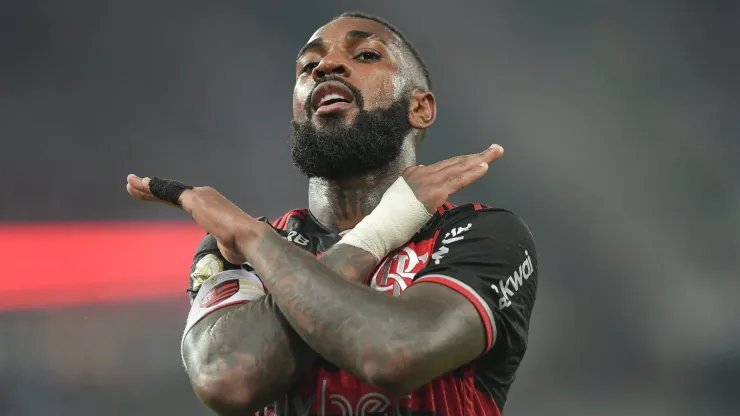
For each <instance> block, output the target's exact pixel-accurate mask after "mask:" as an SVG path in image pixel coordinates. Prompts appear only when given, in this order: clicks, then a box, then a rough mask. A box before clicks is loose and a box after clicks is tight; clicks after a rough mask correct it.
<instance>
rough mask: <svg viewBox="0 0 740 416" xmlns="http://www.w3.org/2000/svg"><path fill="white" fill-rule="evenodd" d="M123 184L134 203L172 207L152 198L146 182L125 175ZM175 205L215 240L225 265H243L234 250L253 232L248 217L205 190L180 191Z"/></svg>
mask: <svg viewBox="0 0 740 416" xmlns="http://www.w3.org/2000/svg"><path fill="white" fill-rule="evenodd" d="M126 182H127V183H126V190H127V191H128V193H129V194H131V196H133V197H134V198H136V199H139V200H141V201H151V202H161V203H164V204H166V205H170V206H176V205H173V204H171V203H169V202H167V201H163V200H161V199H159V198H157V197H156V196H154V194H153V193H152V191H151V189H150V188H149V182H150V179H149V178H143V179H142V178H140V177H138V176H136V175H128V177H127V178H126ZM179 202H180V206H181V207H182V209H184V210H185V211H187V212H188V213H189V214H191V215H192V216H193V218H194V219H195V220H196V221H197V222H198V224H200V225H201V226H202V227H203V228H204V229H205V230H206V231H207V232H208V233H210V234H211V235H212V236H213V237H214V238H215V239H216V241H217V242H218V248H219V250H220V251H221V254H222V255H223V256H224V258H225V259H226V260H227V261H228V262H229V263H232V264H242V263H244V262H245V261H246V259H245V258H244V256H243V255H242V254H241V249H240V248H239V247H238V243H239V240H240V237H239V235H251V234H252V232H251V231H253V230H254V228H255V227H253V223H254V222H255V220H254V219H253V218H252V217H250V216H249V215H247V214H246V213H244V211H242V210H240V209H239V207H237V206H236V205H234V204H232V203H231V201H229V200H228V199H226V197H224V196H223V195H221V194H220V193H218V191H216V190H215V189H213V188H210V187H207V186H206V187H196V188H193V189H188V190H186V191H184V192H183V193H182V194H181V195H180V198H179Z"/></svg>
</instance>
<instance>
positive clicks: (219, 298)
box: [200, 280, 239, 308]
mask: <svg viewBox="0 0 740 416" xmlns="http://www.w3.org/2000/svg"><path fill="white" fill-rule="evenodd" d="M237 293H239V281H238V280H226V281H224V282H221V283H219V284H217V285H216V286H214V287H213V288H212V289H211V290H210V291H209V292H208V293H206V295H205V296H204V297H203V300H202V301H201V302H200V307H201V308H210V307H212V306H215V305H218V304H219V303H221V302H223V301H225V300H226V299H228V298H230V297H232V296H234V295H235V294H237Z"/></svg>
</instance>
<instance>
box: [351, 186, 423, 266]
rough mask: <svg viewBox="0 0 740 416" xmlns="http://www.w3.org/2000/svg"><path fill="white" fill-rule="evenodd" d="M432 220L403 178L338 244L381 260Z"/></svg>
mask: <svg viewBox="0 0 740 416" xmlns="http://www.w3.org/2000/svg"><path fill="white" fill-rule="evenodd" d="M431 217H432V214H430V213H429V212H427V209H426V208H425V207H424V204H422V203H421V201H419V200H418V199H417V198H416V195H414V191H413V190H412V189H411V188H410V187H409V185H408V184H407V183H406V181H405V180H404V179H403V177H399V178H398V179H397V180H396V181H395V182H393V185H391V186H390V188H388V190H386V191H385V193H384V194H383V198H382V199H381V200H380V204H378V206H377V207H375V209H374V210H373V212H371V213H370V215H368V216H367V217H365V218H363V219H362V221H360V223H359V224H357V226H355V228H354V229H352V231H350V232H349V233H347V234H345V235H344V237H343V238H342V239H341V240H340V241H339V242H338V243H337V244H349V245H351V246H355V247H358V248H361V249H363V250H365V251H367V252H368V253H370V254H372V255H373V256H374V257H375V258H376V259H377V260H378V261H380V260H381V259H382V258H383V257H385V256H387V255H388V253H390V252H391V251H393V250H394V249H396V248H398V247H400V246H401V245H403V244H405V243H406V242H408V241H409V240H410V239H411V237H413V236H414V234H416V233H417V232H418V231H419V230H420V229H421V228H422V227H423V226H424V224H426V223H427V221H429V218H431Z"/></svg>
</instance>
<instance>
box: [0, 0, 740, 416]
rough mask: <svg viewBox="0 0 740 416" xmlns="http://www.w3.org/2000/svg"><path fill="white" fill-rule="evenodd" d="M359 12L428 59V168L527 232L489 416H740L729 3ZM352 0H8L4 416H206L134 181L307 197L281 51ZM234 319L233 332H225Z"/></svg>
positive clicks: (159, 237)
mask: <svg viewBox="0 0 740 416" xmlns="http://www.w3.org/2000/svg"><path fill="white" fill-rule="evenodd" d="M556 3H557V5H555V3H553V2H548V1H532V2H502V1H495V2H493V1H492V2H461V3H459V4H456V5H453V3H451V2H446V1H404V2H394V1H388V2H373V4H372V5H368V6H367V7H363V10H364V11H367V12H371V13H377V14H379V15H382V16H385V17H386V18H388V19H389V20H391V21H392V22H393V23H394V24H396V25H397V26H398V27H399V28H401V29H402V30H404V31H405V32H406V33H407V35H408V36H409V37H410V38H411V39H412V41H414V43H415V44H416V45H417V47H418V49H419V50H420V52H421V54H422V55H423V56H424V57H425V59H426V61H427V63H428V65H429V67H430V70H431V73H432V77H433V79H434V83H435V92H436V94H437V97H438V101H439V118H438V122H437V124H436V125H435V126H434V127H433V129H432V131H431V133H430V135H429V136H428V138H427V140H426V143H425V146H424V148H423V151H422V153H421V157H422V160H423V161H424V162H426V163H429V162H433V161H437V160H440V159H442V158H446V157H448V156H452V155H455V154H459V153H465V152H473V151H478V150H479V149H481V148H483V147H484V146H487V145H488V144H490V143H492V142H496V143H500V144H502V145H503V146H504V147H505V148H506V156H505V157H504V159H503V160H502V161H500V162H499V163H497V164H496V165H495V167H494V168H493V169H491V171H490V172H489V173H488V175H487V176H486V178H485V179H483V180H482V181H480V182H479V183H477V184H475V185H474V186H472V187H471V188H470V189H468V190H466V191H465V192H462V193H461V194H460V195H457V196H456V197H455V198H454V200H455V201H468V200H476V201H479V202H483V203H489V204H493V205H502V206H506V207H509V208H511V209H514V210H515V211H517V212H519V213H520V214H522V215H523V216H524V218H525V219H526V220H527V221H528V223H529V225H530V227H531V228H532V230H533V232H534V234H535V236H536V238H537V241H538V244H539V253H540V264H541V269H540V275H541V277H540V279H541V287H540V290H539V298H538V302H537V305H536V308H535V313H534V317H533V321H532V329H531V339H530V351H529V353H528V355H527V357H526V360H525V362H524V365H523V367H522V368H521V370H520V372H519V375H518V381H517V382H516V384H515V385H514V387H513V389H512V391H511V394H510V400H509V403H508V405H507V408H506V410H507V414H508V415H543V414H547V415H569V416H577V415H607V416H608V415H624V414H633V415H731V414H736V412H737V408H738V406H740V396H739V395H738V394H737V392H738V388H740V325H738V323H737V322H738V318H739V317H740V306H738V302H737V296H738V294H740V256H739V255H738V254H740V216H739V214H738V213H740V190H739V187H738V184H739V182H740V181H739V179H740V117H739V115H738V114H739V112H738V109H739V108H740V94H738V92H740V91H738V90H739V89H738V86H739V85H740V84H738V73H740V72H739V70H740V65H739V63H740V62H739V61H738V55H737V40H738V39H740V25H739V24H738V21H740V6H739V4H738V2H736V1H726V0H725V1H701V2H699V1H689V0H671V1H669V0H656V1H652V2H642V1H637V0H622V1H616V0H615V1H598V2H594V1H591V2H587V1H575V0H562V1H559V2H556ZM356 8H357V5H356V3H355V2H351V1H339V0H336V1H322V2H318V3H317V2H279V1H275V2H256V1H243V2H234V1H231V2H208V3H206V2H199V1H194V0H178V1H175V0H156V1H155V0H147V1H144V0H130V1H126V2H123V1H114V0H95V1H93V0H88V1H83V0H67V1H64V2H59V1H51V0H46V1H42V0H5V1H3V2H2V6H1V7H0V91H1V93H0V120H1V122H0V140H1V141H2V147H1V148H0V172H1V173H2V175H1V177H2V178H3V183H2V188H3V189H2V193H1V195H0V220H1V221H2V222H1V223H0V224H1V225H0V260H2V265H0V415H3V416H5V415H8V416H16V415H33V416H35V415H50V416H56V415H77V416H87V415H90V416H93V415H95V416H98V415H110V416H116V415H179V416H190V415H192V416H195V415H206V414H208V412H207V411H206V410H205V409H204V408H203V407H202V406H201V405H200V404H199V403H198V402H197V401H196V399H195V397H194V395H193V394H192V392H191V390H190V387H189V385H188V382H187V379H186V377H185V374H184V373H183V370H182V367H181V364H180V356H179V341H180V336H181V331H182V329H183V323H184V318H185V314H186V312H187V310H188V301H187V297H186V293H185V285H186V281H187V274H188V267H189V262H190V257H191V255H192V252H193V249H194V248H195V246H196V245H197V243H198V240H199V238H200V235H201V232H200V231H199V230H198V229H197V228H196V227H195V226H194V225H192V224H191V222H189V221H188V220H187V218H186V217H185V216H184V215H183V214H181V213H178V212H176V211H175V210H172V209H165V208H163V207H160V206H155V205H151V204H144V203H141V202H136V201H134V200H133V199H131V198H129V196H128V195H127V194H126V192H125V190H124V177H125V175H126V174H127V173H129V172H136V173H139V174H144V175H161V176H166V177H174V178H178V179H182V180H185V181H188V182H192V183H195V184H208V185H212V186H214V187H216V188H217V189H219V190H220V191H222V192H223V193H225V194H226V195H228V196H229V197H231V198H232V199H233V200H234V201H236V202H237V204H238V205H240V206H241V207H243V208H245V209H246V210H248V212H250V213H253V214H255V215H267V216H271V217H275V216H278V215H280V214H282V213H283V212H285V211H287V210H288V209H290V208H293V207H296V206H303V205H304V204H305V200H306V195H305V193H306V192H305V180H304V179H303V178H302V177H301V176H300V175H299V174H298V172H297V171H296V170H295V169H293V168H292V166H291V162H290V158H289V152H288V141H289V120H290V108H291V107H290V94H291V90H292V84H293V77H294V73H293V71H294V68H293V59H294V56H295V53H296V51H297V49H298V48H299V47H300V46H301V45H302V44H303V43H304V42H305V41H306V40H307V39H308V37H309V36H310V34H311V33H312V32H313V31H314V29H316V28H317V27H318V26H319V25H321V24H322V23H323V22H325V21H326V20H327V19H328V18H330V17H331V16H333V15H335V14H337V13H339V12H341V11H344V10H347V9H350V10H352V9H356ZM245 330H246V329H245Z"/></svg>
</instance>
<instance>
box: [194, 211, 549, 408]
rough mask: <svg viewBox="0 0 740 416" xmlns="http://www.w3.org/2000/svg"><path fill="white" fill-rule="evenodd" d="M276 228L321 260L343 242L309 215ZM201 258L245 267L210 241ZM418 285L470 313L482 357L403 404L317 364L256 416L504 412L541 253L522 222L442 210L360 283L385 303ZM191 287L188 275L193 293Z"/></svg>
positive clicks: (292, 216) (504, 214) (294, 214)
mask: <svg viewBox="0 0 740 416" xmlns="http://www.w3.org/2000/svg"><path fill="white" fill-rule="evenodd" d="M272 226H273V228H275V230H277V232H279V233H280V234H281V235H283V236H284V237H285V238H286V239H287V240H288V241H290V242H292V243H293V244H295V245H297V246H299V247H302V248H304V249H305V250H307V251H309V252H311V253H313V254H314V255H317V256H320V255H321V254H323V253H324V252H325V251H326V250H328V249H329V248H331V247H332V246H333V245H334V244H335V243H336V242H337V241H339V240H340V239H341V236H340V235H339V234H336V233H334V232H331V231H329V230H327V229H325V228H324V227H322V226H321V225H320V224H319V223H318V222H317V221H316V220H315V219H314V218H313V217H312V215H311V214H310V213H309V212H308V210H306V209H299V210H293V211H290V212H288V213H287V214H285V215H284V216H282V217H280V218H279V219H277V220H275V221H273V222H272ZM207 255H212V256H210V257H211V258H213V256H217V257H218V258H219V260H218V262H219V263H222V264H223V266H222V267H220V268H222V269H232V268H240V267H248V266H237V265H231V264H228V262H226V261H225V260H223V258H222V257H221V256H220V253H218V249H217V247H216V243H215V241H214V240H213V239H212V238H210V237H206V239H204V240H203V242H202V243H201V245H200V247H199V249H198V252H197V253H196V256H195V259H194V262H193V270H192V271H193V272H196V264H198V262H199V261H200V260H201V259H203V258H204V257H205V256H207ZM249 270H251V269H249ZM196 274H197V272H196ZM418 282H433V283H437V284H441V285H444V286H447V287H449V288H450V289H452V290H455V291H457V292H459V293H461V294H462V295H463V296H465V297H466V298H467V299H468V300H469V301H470V302H471V303H472V304H473V305H474V306H475V308H476V310H477V311H478V313H479V314H480V318H481V322H482V323H483V325H484V328H485V331H486V350H485V352H483V353H482V354H481V355H480V356H479V357H478V358H477V359H475V360H474V361H472V362H470V363H469V364H467V365H465V366H463V367H461V368H458V369H456V370H454V371H452V372H450V373H448V374H444V375H442V376H440V377H438V378H437V379H435V380H432V381H430V382H429V383H427V384H426V385H424V386H422V387H420V388H418V389H416V390H414V391H413V392H411V393H409V394H408V395H405V396H401V397H391V396H388V395H386V394H384V393H383V392H381V391H378V390H377V389H375V388H373V387H371V386H369V385H367V384H365V383H363V382H362V381H360V380H358V379H356V378H355V377H353V376H352V375H351V374H349V373H347V372H345V371H344V370H342V369H340V368H337V367H336V366H335V365H333V364H332V363H330V362H329V361H326V360H324V359H319V360H318V362H317V363H316V364H315V366H314V368H313V369H312V371H310V372H309V373H308V374H306V375H305V376H304V377H302V378H301V379H300V380H299V381H298V382H297V383H296V385H295V386H293V388H292V389H291V390H290V391H289V392H288V393H287V394H286V395H285V397H284V398H283V399H282V400H279V401H277V402H276V403H275V404H274V405H272V406H269V407H268V408H266V409H264V410H262V411H260V412H258V413H257V415H285V416H288V415H291V416H292V415H321V416H325V415H327V416H328V415H342V416H347V415H351V416H358V415H450V416H452V415H470V416H483V415H492V416H495V415H500V411H501V409H502V408H503V406H504V403H505V402H506V396H507V393H508V390H509V387H510V386H511V383H512V382H513V381H514V377H515V373H516V370H517V368H518V367H519V364H520V362H521V360H522V357H523V356H524V353H525V351H526V349H527V333H528V329H529V320H530V315H531V313H532V307H533V305H534V301H535V295H536V291H537V254H536V250H535V243H534V240H533V238H532V235H531V233H530V231H529V229H528V228H527V226H526V224H525V223H524V221H522V219H521V218H520V217H519V216H517V215H516V214H514V213H513V212H511V211H507V210H504V209H498V208H490V207H485V206H481V205H480V204H467V205H462V206H459V207H454V206H452V205H451V204H449V203H448V204H446V205H445V206H444V207H442V208H440V209H439V210H438V212H437V213H436V214H435V215H434V216H433V217H432V218H431V219H430V220H429V221H428V222H427V224H426V225H425V226H424V228H423V229H421V230H420V231H419V232H418V233H417V234H416V235H415V236H414V237H413V238H412V239H411V240H410V241H409V242H408V243H407V244H405V245H404V246H402V247H400V248H398V249H397V250H395V251H394V252H392V253H390V254H389V255H388V256H387V257H386V258H384V259H383V260H382V261H381V262H380V264H379V265H378V266H377V267H376V268H375V269H374V270H373V272H372V273H371V274H370V275H368V277H367V279H366V280H365V283H366V284H367V285H368V286H369V287H370V288H372V289H374V290H378V291H381V292H385V293H387V294H388V295H389V296H400V295H402V293H403V291H404V290H405V289H406V288H407V287H409V286H411V285H414V284H417V283H418ZM197 286H198V283H197V279H194V278H193V277H192V276H191V287H190V290H191V292H194V291H197V289H198V287H197ZM245 330H247V329H246V328H245Z"/></svg>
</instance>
